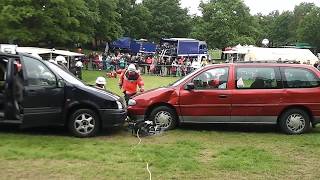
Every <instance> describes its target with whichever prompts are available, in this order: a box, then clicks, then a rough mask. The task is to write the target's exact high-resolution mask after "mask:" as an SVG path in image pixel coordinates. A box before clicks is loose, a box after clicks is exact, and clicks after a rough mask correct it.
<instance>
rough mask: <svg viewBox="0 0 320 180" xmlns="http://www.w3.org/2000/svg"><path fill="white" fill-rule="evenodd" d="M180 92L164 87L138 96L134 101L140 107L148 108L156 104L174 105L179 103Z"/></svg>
mask: <svg viewBox="0 0 320 180" xmlns="http://www.w3.org/2000/svg"><path fill="white" fill-rule="evenodd" d="M178 97H179V94H178V91H177V90H176V88H175V87H162V88H157V89H152V90H149V91H146V92H144V93H142V94H138V95H136V96H134V97H132V99H134V100H135V101H136V102H137V105H138V106H142V107H147V106H150V105H152V104H155V103H164V102H165V103H170V104H172V105H174V104H176V103H177V102H178Z"/></svg>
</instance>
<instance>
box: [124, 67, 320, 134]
mask: <svg viewBox="0 0 320 180" xmlns="http://www.w3.org/2000/svg"><path fill="white" fill-rule="evenodd" d="M319 77H320V72H319V71H318V70H317V69H316V68H314V67H312V66H308V65H302V64H271V63H266V64H262V63H255V64H253V63H252V64H245V63H237V64H219V65H210V66H206V67H204V68H201V69H198V70H196V71H194V72H193V73H191V74H189V75H187V76H186V77H184V78H182V79H180V80H178V81H177V82H175V83H173V84H171V85H169V86H167V87H162V88H158V89H154V90H150V91H147V92H145V93H143V94H139V95H137V96H134V97H133V98H132V99H130V100H129V102H128V105H129V106H128V111H129V116H130V117H131V118H133V119H136V120H152V121H154V122H155V123H156V124H158V125H160V126H161V127H162V128H163V129H166V130H168V129H173V128H174V127H176V125H178V124H180V123H244V124H277V125H279V126H280V127H281V129H282V130H283V131H284V132H285V133H287V134H301V133H304V132H306V131H308V130H309V129H310V128H311V127H312V126H313V127H314V126H315V125H316V124H317V123H319V122H320V79H319Z"/></svg>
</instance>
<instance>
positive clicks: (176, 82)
mask: <svg viewBox="0 0 320 180" xmlns="http://www.w3.org/2000/svg"><path fill="white" fill-rule="evenodd" d="M201 70H202V68H199V69H197V70H195V71H193V72H192V73H190V74H188V75H187V76H185V77H182V78H181V79H178V80H177V81H175V82H173V83H171V84H170V85H169V86H178V85H179V84H181V83H182V82H183V81H185V80H187V79H189V78H190V77H192V76H193V75H194V74H197V73H198V72H199V71H201Z"/></svg>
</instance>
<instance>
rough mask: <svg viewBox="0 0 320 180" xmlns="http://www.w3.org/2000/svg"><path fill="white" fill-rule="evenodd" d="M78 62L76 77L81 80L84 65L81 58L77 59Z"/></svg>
mask: <svg viewBox="0 0 320 180" xmlns="http://www.w3.org/2000/svg"><path fill="white" fill-rule="evenodd" d="M75 60H76V64H75V67H76V73H75V75H76V76H77V77H78V78H79V79H82V68H83V64H82V62H81V60H80V59H79V58H75Z"/></svg>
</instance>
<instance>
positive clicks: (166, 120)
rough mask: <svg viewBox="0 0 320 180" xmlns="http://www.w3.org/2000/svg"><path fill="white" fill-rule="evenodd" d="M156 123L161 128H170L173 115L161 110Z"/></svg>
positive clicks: (156, 116) (156, 117)
mask: <svg viewBox="0 0 320 180" xmlns="http://www.w3.org/2000/svg"><path fill="white" fill-rule="evenodd" d="M154 119H155V123H156V125H158V126H160V127H161V128H164V129H166V128H169V127H170V125H171V123H172V116H171V114H170V113H169V112H167V111H160V112H158V113H157V114H156V115H155V118H154Z"/></svg>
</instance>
